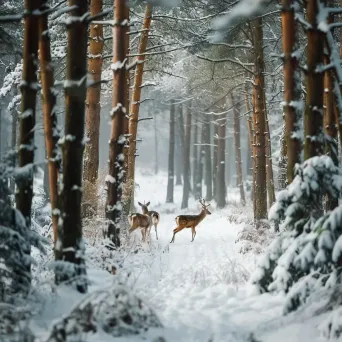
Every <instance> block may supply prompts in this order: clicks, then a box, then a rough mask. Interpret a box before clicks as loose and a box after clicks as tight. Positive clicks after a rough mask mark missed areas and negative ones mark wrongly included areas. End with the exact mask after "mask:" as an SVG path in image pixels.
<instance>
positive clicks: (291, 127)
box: [281, 0, 323, 184]
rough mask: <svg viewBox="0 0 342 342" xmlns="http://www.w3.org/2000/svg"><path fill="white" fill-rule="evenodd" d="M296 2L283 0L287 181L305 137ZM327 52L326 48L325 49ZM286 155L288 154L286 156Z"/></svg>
mask: <svg viewBox="0 0 342 342" xmlns="http://www.w3.org/2000/svg"><path fill="white" fill-rule="evenodd" d="M294 3H295V1H294V0H282V14H281V17H282V36H283V53H284V115H285V125H286V126H285V141H284V142H283V144H282V151H283V155H282V157H283V159H282V163H283V164H284V163H286V162H287V180H286V181H285V184H289V183H291V182H292V181H293V178H294V167H295V164H296V163H300V161H301V160H300V153H301V145H302V141H301V137H300V134H299V133H300V127H299V122H300V120H301V108H300V101H301V98H300V96H301V91H300V84H299V83H300V82H299V77H300V75H299V70H298V68H299V61H298V57H297V53H295V52H296V45H297V37H296V36H297V33H296V32H297V22H296V20H295V11H294ZM322 49H323V47H322ZM285 152H286V155H285V154H284V153H285Z"/></svg>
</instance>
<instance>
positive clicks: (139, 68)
mask: <svg viewBox="0 0 342 342" xmlns="http://www.w3.org/2000/svg"><path fill="white" fill-rule="evenodd" d="M151 18H152V7H151V5H150V4H147V5H146V10H145V17H144V23H143V27H142V33H141V37H140V42H139V48H138V54H139V56H138V57H137V61H138V63H137V65H136V67H135V74H134V85H133V93H132V103H131V107H130V119H129V134H130V136H129V145H128V169H127V180H126V182H127V184H126V188H127V190H128V193H127V196H126V195H125V197H126V198H127V200H128V201H130V199H131V198H132V194H133V192H134V173H135V157H136V139H137V131H138V120H139V108H140V97H141V85H142V79H143V71H144V62H145V52H146V46H147V41H148V34H149V31H150V25H151Z"/></svg>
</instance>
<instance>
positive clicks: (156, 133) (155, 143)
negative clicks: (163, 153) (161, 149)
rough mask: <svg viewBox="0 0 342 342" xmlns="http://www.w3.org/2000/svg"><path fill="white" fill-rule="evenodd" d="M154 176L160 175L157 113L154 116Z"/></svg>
mask: <svg viewBox="0 0 342 342" xmlns="http://www.w3.org/2000/svg"><path fill="white" fill-rule="evenodd" d="M153 121H154V174H155V175H156V174H158V169H159V160H158V130H157V127H158V125H157V113H155V116H154V120H153Z"/></svg>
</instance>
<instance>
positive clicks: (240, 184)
mask: <svg viewBox="0 0 342 342" xmlns="http://www.w3.org/2000/svg"><path fill="white" fill-rule="evenodd" d="M230 96H231V100H232V106H233V111H234V141H235V158H236V173H237V178H238V187H239V189H240V199H241V203H242V205H245V204H246V198H245V191H244V188H243V178H242V161H241V147H240V111H239V109H238V107H237V106H236V105H235V101H234V96H233V93H231V95H230Z"/></svg>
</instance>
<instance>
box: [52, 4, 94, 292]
mask: <svg viewBox="0 0 342 342" xmlns="http://www.w3.org/2000/svg"><path fill="white" fill-rule="evenodd" d="M69 6H70V7H74V9H73V10H72V11H71V12H70V19H71V18H73V20H71V21H70V24H69V25H68V50H67V51H68V53H67V72H66V73H67V75H66V77H67V81H66V84H65V87H64V91H65V130H64V131H65V132H64V134H65V137H64V139H63V140H64V141H63V144H62V150H63V162H62V164H63V190H62V193H61V217H62V218H63V219H62V223H61V226H60V227H59V231H58V238H57V243H56V245H58V246H59V248H57V247H56V258H57V259H59V260H63V261H65V262H67V263H71V264H74V267H73V268H72V270H70V269H69V268H67V271H62V272H60V273H57V274H56V276H57V279H56V280H57V282H64V281H70V280H71V279H73V278H75V277H78V279H77V280H76V287H77V290H78V291H80V292H86V290H87V282H86V279H85V274H86V269H85V260H84V242H83V238H82V220H81V199H82V166H83V152H84V121H85V99H86V80H87V40H88V24H87V22H86V21H84V20H80V19H78V20H77V18H82V17H83V16H84V15H85V14H86V13H87V9H88V8H87V7H88V6H87V2H85V1H83V0H69ZM59 241H60V243H59Z"/></svg>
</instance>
